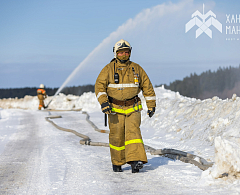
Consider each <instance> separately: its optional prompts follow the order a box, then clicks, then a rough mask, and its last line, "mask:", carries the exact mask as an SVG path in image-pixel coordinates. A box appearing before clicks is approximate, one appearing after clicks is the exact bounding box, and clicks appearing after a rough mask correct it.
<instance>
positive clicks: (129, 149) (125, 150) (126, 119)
mask: <svg viewBox="0 0 240 195" xmlns="http://www.w3.org/2000/svg"><path fill="white" fill-rule="evenodd" d="M108 119H109V120H108V123H109V128H110V134H109V146H110V153H111V160H112V164H114V165H118V166H120V165H123V164H126V163H129V164H130V163H131V161H142V162H143V163H147V156H146V152H145V149H144V144H143V141H142V136H141V131H140V124H141V112H133V113H131V114H130V115H124V114H118V113H116V114H114V115H113V114H109V115H108Z"/></svg>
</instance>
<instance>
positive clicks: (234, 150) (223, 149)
mask: <svg viewBox="0 0 240 195" xmlns="http://www.w3.org/2000/svg"><path fill="white" fill-rule="evenodd" d="M223 174H224V175H226V176H227V175H228V176H234V177H235V178H239V179H240V137H227V138H225V139H224V138H222V137H221V136H219V137H216V138H215V166H214V167H212V169H211V175H212V177H214V178H220V177H223V176H224V175H223Z"/></svg>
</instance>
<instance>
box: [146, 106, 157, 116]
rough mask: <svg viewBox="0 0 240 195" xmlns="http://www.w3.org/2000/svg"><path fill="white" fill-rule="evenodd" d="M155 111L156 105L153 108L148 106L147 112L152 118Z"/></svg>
mask: <svg viewBox="0 0 240 195" xmlns="http://www.w3.org/2000/svg"><path fill="white" fill-rule="evenodd" d="M154 113H155V107H153V108H148V111H147V114H148V115H149V117H150V118H151V117H152V116H153V115H154Z"/></svg>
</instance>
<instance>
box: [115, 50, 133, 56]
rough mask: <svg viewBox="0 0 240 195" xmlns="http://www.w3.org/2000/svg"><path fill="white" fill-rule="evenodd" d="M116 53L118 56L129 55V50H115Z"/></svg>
mask: <svg viewBox="0 0 240 195" xmlns="http://www.w3.org/2000/svg"><path fill="white" fill-rule="evenodd" d="M117 55H118V56H124V55H126V56H129V55H130V51H129V49H126V50H120V51H119V52H117Z"/></svg>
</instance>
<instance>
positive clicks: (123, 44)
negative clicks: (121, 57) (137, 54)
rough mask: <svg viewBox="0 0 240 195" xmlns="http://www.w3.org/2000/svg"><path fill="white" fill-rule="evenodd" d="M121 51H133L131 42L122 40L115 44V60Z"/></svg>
mask: <svg viewBox="0 0 240 195" xmlns="http://www.w3.org/2000/svg"><path fill="white" fill-rule="evenodd" d="M120 49H129V50H130V51H131V50H132V47H131V45H130V43H129V42H127V41H125V40H123V39H121V40H120V41H118V42H117V43H115V45H114V47H113V53H114V58H116V57H117V51H118V50H120Z"/></svg>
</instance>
